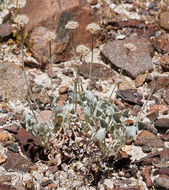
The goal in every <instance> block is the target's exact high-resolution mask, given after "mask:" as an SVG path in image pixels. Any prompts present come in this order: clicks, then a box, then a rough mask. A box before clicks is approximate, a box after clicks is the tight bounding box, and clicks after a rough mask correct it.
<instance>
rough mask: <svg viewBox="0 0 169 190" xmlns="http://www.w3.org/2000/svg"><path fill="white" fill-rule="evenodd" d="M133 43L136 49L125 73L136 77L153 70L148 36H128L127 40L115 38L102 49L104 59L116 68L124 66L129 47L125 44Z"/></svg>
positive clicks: (130, 55) (130, 56)
mask: <svg viewBox="0 0 169 190" xmlns="http://www.w3.org/2000/svg"><path fill="white" fill-rule="evenodd" d="M127 43H131V44H133V45H134V46H135V47H136V50H134V51H131V52H130V54H129V56H128V58H127V64H126V65H125V68H124V71H123V74H125V75H127V76H129V77H131V78H132V79H135V78H136V77H137V75H139V74H142V73H145V72H147V71H152V70H153V64H152V59H151V56H150V54H151V50H152V47H151V44H150V42H149V41H148V40H147V39H146V38H143V37H142V38H138V37H128V38H126V39H125V40H122V41H121V40H115V41H113V42H108V43H107V44H106V45H105V46H104V47H103V50H102V51H101V56H102V59H103V60H104V61H105V62H106V63H107V64H110V65H111V66H112V68H113V69H114V70H117V71H118V70H119V69H121V68H122V66H123V63H124V61H125V58H126V54H127V49H126V48H125V47H124V45H125V44H127Z"/></svg>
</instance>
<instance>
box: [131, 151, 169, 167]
mask: <svg viewBox="0 0 169 190" xmlns="http://www.w3.org/2000/svg"><path fill="white" fill-rule="evenodd" d="M167 160H169V148H164V149H163V150H162V151H157V152H155V153H153V154H149V155H148V156H146V157H143V158H141V159H140V160H137V161H136V162H135V163H136V164H143V165H144V166H145V165H152V164H153V165H155V166H156V165H157V164H161V163H162V162H163V165H166V164H167Z"/></svg>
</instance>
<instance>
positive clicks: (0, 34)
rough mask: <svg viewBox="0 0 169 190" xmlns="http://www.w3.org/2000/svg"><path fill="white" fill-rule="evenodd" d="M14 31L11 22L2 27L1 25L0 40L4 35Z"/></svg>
mask: <svg viewBox="0 0 169 190" xmlns="http://www.w3.org/2000/svg"><path fill="white" fill-rule="evenodd" d="M12 32H13V27H12V25H11V24H9V23H6V24H3V25H1V27H0V40H1V39H2V38H4V37H7V36H9V35H11V34H12Z"/></svg>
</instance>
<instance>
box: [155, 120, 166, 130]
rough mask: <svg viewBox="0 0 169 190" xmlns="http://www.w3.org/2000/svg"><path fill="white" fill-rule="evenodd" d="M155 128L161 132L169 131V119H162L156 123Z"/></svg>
mask: <svg viewBox="0 0 169 190" xmlns="http://www.w3.org/2000/svg"><path fill="white" fill-rule="evenodd" d="M155 127H156V128H157V129H158V130H160V129H163V130H168V129H169V119H167V118H160V119H157V120H156V121H155Z"/></svg>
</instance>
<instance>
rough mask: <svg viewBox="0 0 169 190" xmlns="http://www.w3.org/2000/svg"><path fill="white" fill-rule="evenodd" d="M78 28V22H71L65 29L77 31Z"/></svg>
mask: <svg viewBox="0 0 169 190" xmlns="http://www.w3.org/2000/svg"><path fill="white" fill-rule="evenodd" d="M78 27H79V23H78V22H76V21H69V22H68V23H67V24H66V26H65V28H66V29H69V30H75V29H76V28H78Z"/></svg>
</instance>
